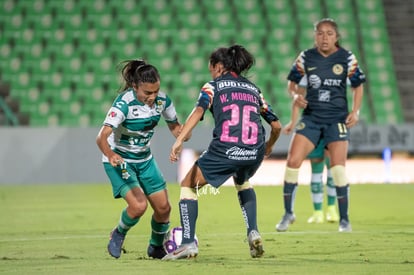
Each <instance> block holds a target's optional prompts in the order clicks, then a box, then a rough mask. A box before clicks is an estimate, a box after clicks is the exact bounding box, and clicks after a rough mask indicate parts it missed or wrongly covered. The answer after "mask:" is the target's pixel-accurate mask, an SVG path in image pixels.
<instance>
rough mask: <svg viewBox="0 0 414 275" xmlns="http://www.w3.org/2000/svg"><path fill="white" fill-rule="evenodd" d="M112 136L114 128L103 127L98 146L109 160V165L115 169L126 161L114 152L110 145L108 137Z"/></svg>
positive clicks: (98, 137)
mask: <svg viewBox="0 0 414 275" xmlns="http://www.w3.org/2000/svg"><path fill="white" fill-rule="evenodd" d="M111 134H112V127H111V126H109V125H103V126H102V128H101V129H100V131H99V133H98V135H97V137H96V144H97V145H98V147H99V149H100V150H101V152H102V153H103V154H104V155H105V156H106V157H107V158H108V160H109V163H110V164H111V165H112V166H114V167H115V166H117V165H119V164H120V163H123V162H124V160H123V159H122V157H121V156H120V155H118V154H117V153H115V152H114V151H112V149H111V146H110V145H109V143H108V137H109V136H110V135H111Z"/></svg>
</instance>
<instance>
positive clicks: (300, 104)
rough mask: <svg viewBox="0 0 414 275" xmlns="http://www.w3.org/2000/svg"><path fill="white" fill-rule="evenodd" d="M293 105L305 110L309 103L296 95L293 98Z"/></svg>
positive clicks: (301, 96)
mask: <svg viewBox="0 0 414 275" xmlns="http://www.w3.org/2000/svg"><path fill="white" fill-rule="evenodd" d="M293 103H294V104H295V105H296V106H298V107H299V108H302V109H305V108H306V107H307V106H308V101H307V100H306V99H305V98H304V97H303V95H300V94H295V95H294V96H293Z"/></svg>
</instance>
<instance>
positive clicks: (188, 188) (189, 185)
mask: <svg viewBox="0 0 414 275" xmlns="http://www.w3.org/2000/svg"><path fill="white" fill-rule="evenodd" d="M205 184H207V182H206V180H205V179H204V176H203V174H202V173H201V170H200V167H199V166H198V164H197V163H196V164H194V165H193V166H192V168H191V169H190V171H188V173H187V175H186V176H185V177H184V179H183V180H182V181H181V191H180V202H179V204H178V206H179V211H180V221H181V227H182V229H183V233H182V241H181V245H180V246H179V247H178V248H177V249H176V250H175V251H173V252H171V253H169V254H167V255H166V256H165V257H164V258H163V260H177V259H184V258H191V257H196V256H197V254H198V247H197V245H196V242H195V232H196V223H197V218H198V196H197V191H196V189H197V188H201V187H202V186H204V185H205Z"/></svg>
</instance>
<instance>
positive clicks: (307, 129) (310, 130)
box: [296, 117, 349, 147]
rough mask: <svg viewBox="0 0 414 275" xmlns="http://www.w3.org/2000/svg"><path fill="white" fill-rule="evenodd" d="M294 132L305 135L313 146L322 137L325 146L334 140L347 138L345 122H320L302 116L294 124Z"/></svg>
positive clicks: (316, 144) (345, 139)
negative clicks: (296, 123)
mask: <svg viewBox="0 0 414 275" xmlns="http://www.w3.org/2000/svg"><path fill="white" fill-rule="evenodd" d="M296 133H297V134H301V135H303V136H305V137H307V138H308V139H309V140H310V141H311V142H312V143H313V144H314V145H315V147H317V146H318V143H319V142H320V141H321V140H322V139H323V140H324V142H325V146H326V145H328V144H329V143H331V142H334V141H347V140H349V132H348V129H347V128H346V125H345V123H341V122H338V123H330V124H321V123H315V122H313V121H312V120H310V119H309V118H307V117H303V118H302V119H301V121H300V122H299V123H298V125H297V126H296Z"/></svg>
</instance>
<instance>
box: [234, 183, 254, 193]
mask: <svg viewBox="0 0 414 275" xmlns="http://www.w3.org/2000/svg"><path fill="white" fill-rule="evenodd" d="M235 187H236V190H237V191H242V190H246V189H249V188H252V186H251V184H250V182H249V181H245V182H244V183H243V184H235Z"/></svg>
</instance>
